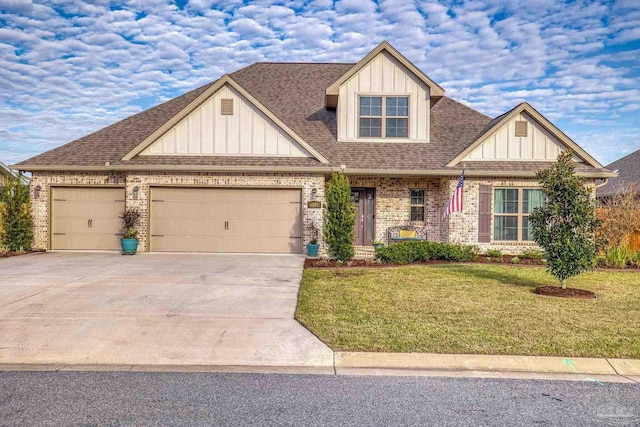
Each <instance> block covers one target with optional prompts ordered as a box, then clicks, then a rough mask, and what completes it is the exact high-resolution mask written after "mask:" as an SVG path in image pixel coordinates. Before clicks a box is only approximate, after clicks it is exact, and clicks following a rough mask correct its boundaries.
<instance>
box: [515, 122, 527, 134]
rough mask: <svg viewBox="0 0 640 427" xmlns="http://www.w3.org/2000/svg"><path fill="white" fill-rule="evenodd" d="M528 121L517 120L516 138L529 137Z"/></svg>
mask: <svg viewBox="0 0 640 427" xmlns="http://www.w3.org/2000/svg"><path fill="white" fill-rule="evenodd" d="M527 124H528V123H527V121H526V120H516V136H524V137H526V136H527Z"/></svg>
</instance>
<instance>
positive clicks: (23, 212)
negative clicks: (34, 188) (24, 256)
mask: <svg viewBox="0 0 640 427" xmlns="http://www.w3.org/2000/svg"><path fill="white" fill-rule="evenodd" d="M0 204H1V205H2V209H1V221H2V234H1V235H0V243H1V246H2V247H3V248H4V249H6V250H7V251H10V252H17V251H22V250H28V249H31V244H32V241H33V218H32V217H31V208H30V199H29V187H28V186H27V185H24V184H23V182H22V180H21V179H20V178H13V177H9V178H7V179H6V183H5V188H4V190H3V191H2V194H1V196H0Z"/></svg>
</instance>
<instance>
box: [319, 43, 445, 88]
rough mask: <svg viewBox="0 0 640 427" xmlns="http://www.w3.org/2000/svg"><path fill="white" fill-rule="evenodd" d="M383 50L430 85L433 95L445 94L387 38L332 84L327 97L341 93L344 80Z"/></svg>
mask: <svg viewBox="0 0 640 427" xmlns="http://www.w3.org/2000/svg"><path fill="white" fill-rule="evenodd" d="M382 51H386V52H387V53H389V55H391V56H393V57H394V58H395V59H396V60H398V62H400V63H401V64H402V65H404V66H405V67H407V69H409V71H411V72H412V73H413V74H414V75H415V76H416V77H417V78H418V79H419V80H421V81H422V82H424V83H425V84H426V85H427V86H429V89H430V92H431V96H433V97H442V96H444V89H443V88H442V87H441V86H440V85H438V84H437V83H436V82H434V81H433V80H431V79H430V78H429V77H428V76H427V75H426V74H425V73H424V72H422V70H420V69H419V68H418V67H416V66H415V65H414V64H413V63H412V62H411V61H409V60H408V59H407V58H405V57H404V55H402V54H401V53H400V52H398V51H397V50H396V49H395V48H394V47H393V46H391V45H390V44H389V42H387V41H386V40H385V41H383V42H382V43H380V44H379V45H378V46H376V48H375V49H373V50H372V51H371V52H369V53H368V54H367V55H366V56H365V57H364V58H362V59H361V60H360V61H358V63H357V64H356V65H354V66H353V67H351V69H349V71H347V72H346V73H344V74H343V75H342V76H341V77H340V78H339V79H338V80H336V81H335V82H334V83H333V84H332V85H331V86H329V87H328V88H327V90H326V95H327V97H330V96H338V95H339V93H340V86H342V84H343V83H344V82H346V81H347V80H349V79H350V78H351V77H353V76H354V75H355V74H356V73H357V72H358V71H360V70H361V69H362V68H363V67H364V66H365V65H367V64H368V63H369V62H371V60H372V59H373V58H375V57H376V56H378V55H379V54H380V53H381V52H382Z"/></svg>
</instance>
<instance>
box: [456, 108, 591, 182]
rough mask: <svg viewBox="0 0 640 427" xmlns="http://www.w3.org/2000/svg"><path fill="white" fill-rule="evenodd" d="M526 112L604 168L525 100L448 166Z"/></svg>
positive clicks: (584, 158)
mask: <svg viewBox="0 0 640 427" xmlns="http://www.w3.org/2000/svg"><path fill="white" fill-rule="evenodd" d="M522 112H526V113H527V114H528V115H529V116H530V117H531V118H532V119H533V120H535V121H536V122H537V123H538V124H540V126H542V127H543V128H544V129H545V130H546V131H547V132H549V133H550V134H551V135H552V136H553V137H554V138H556V139H557V140H558V141H559V142H560V143H562V144H563V145H564V146H565V147H567V148H568V149H570V150H571V151H573V153H574V154H575V155H576V156H578V157H580V158H581V159H582V160H584V161H585V162H587V163H588V164H589V165H591V166H593V167H595V168H599V169H601V168H603V166H602V165H601V164H600V163H599V162H598V161H597V160H596V159H594V158H593V157H592V156H591V155H590V154H589V153H587V152H586V151H585V150H583V149H582V148H581V147H580V146H579V145H578V144H576V143H575V142H574V141H573V140H572V139H571V138H569V137H568V136H567V135H565V134H564V133H563V132H562V131H561V130H560V129H558V128H557V127H556V126H555V125H554V124H553V123H551V122H550V121H549V120H547V119H546V118H545V117H544V116H543V115H542V114H540V113H539V112H538V111H536V109H535V108H533V107H532V106H531V105H529V103H527V102H523V103H521V104H520V105H518V106H517V107H516V108H514V109H513V110H511V111H510V112H509V114H506V115H505V116H504V117H503V118H501V119H500V120H499V121H498V123H496V124H495V125H494V126H493V127H492V128H491V130H490V131H489V132H487V133H486V134H484V135H482V136H481V137H480V138H479V139H476V140H475V141H474V142H473V143H472V144H471V145H469V146H468V147H467V148H465V149H464V150H463V151H462V152H461V153H460V154H458V155H457V156H456V157H455V158H454V159H453V160H451V161H450V162H449V163H448V164H447V166H448V167H454V166H456V165H458V164H459V163H460V162H461V161H462V160H463V159H465V158H466V157H467V156H468V155H469V154H470V153H471V152H473V151H474V150H475V149H476V148H478V147H479V146H480V145H482V143H483V142H485V141H486V140H487V139H488V138H490V137H492V136H493V135H495V133H496V132H498V131H499V130H500V129H502V127H503V126H504V125H505V124H506V123H509V122H510V121H511V119H513V118H514V117H516V116H517V115H518V114H520V113H522Z"/></svg>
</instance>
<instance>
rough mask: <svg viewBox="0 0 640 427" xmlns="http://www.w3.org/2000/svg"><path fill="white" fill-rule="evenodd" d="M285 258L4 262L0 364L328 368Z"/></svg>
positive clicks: (295, 273)
mask: <svg viewBox="0 0 640 427" xmlns="http://www.w3.org/2000/svg"><path fill="white" fill-rule="evenodd" d="M302 264H303V259H302V258H301V257H299V256H290V255H228V254H138V255H136V256H122V255H120V254H117V253H62V252H53V253H44V254H34V255H26V256H19V257H13V258H8V259H0V363H4V364H24V363H34V364H61V365H94V364H100V365H153V366H159V365H169V367H170V366H176V365H181V366H184V365H192V366H193V365H195V366H198V365H218V366H238V365H242V366H254V367H255V366H261V367H267V366H272V367H282V366H290V367H291V366H293V367H316V368H320V367H321V368H326V369H329V367H331V366H332V363H333V356H332V352H331V350H330V349H329V348H328V347H327V346H325V345H324V344H323V343H322V342H321V341H319V340H318V339H317V338H316V337H315V336H314V335H313V334H311V333H310V332H309V331H307V330H306V329H305V328H303V327H302V326H301V325H300V324H298V322H296V321H295V320H294V319H293V316H294V311H295V307H296V301H297V294H298V288H299V284H300V278H301V274H302Z"/></svg>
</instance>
